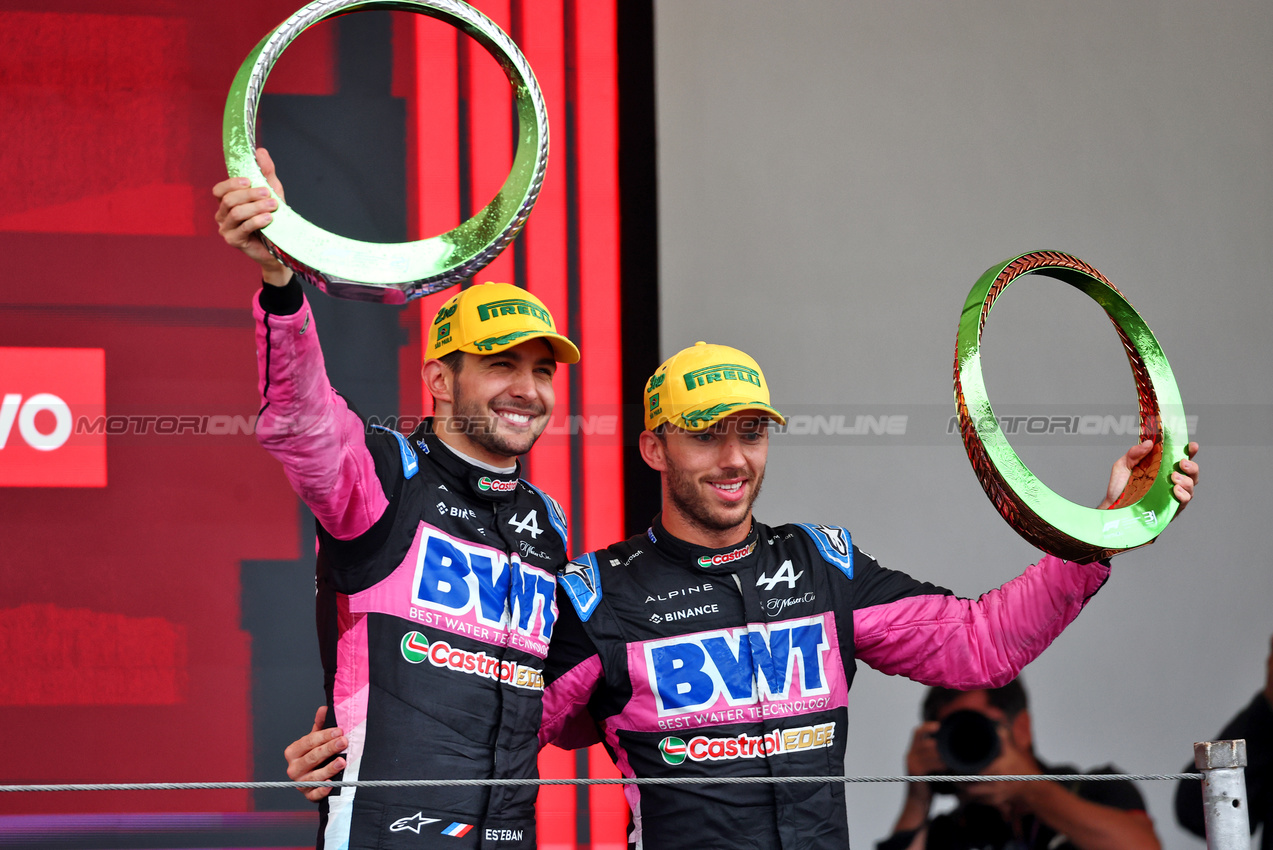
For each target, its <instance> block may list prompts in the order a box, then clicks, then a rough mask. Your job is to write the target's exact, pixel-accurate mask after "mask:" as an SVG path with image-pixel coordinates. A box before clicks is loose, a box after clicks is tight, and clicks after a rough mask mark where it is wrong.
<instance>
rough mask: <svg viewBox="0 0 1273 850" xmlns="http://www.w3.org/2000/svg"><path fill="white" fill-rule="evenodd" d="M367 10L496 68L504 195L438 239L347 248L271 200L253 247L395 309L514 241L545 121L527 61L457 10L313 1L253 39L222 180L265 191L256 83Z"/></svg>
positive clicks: (477, 16) (481, 21) (231, 109)
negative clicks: (420, 21) (417, 19)
mask: <svg viewBox="0 0 1273 850" xmlns="http://www.w3.org/2000/svg"><path fill="white" fill-rule="evenodd" d="M371 9H382V10H398V11H406V12H416V13H418V14H422V15H428V16H429V17H431V18H437V19H439V20H441V21H444V22H446V23H449V24H452V25H453V26H456V27H457V28H459V29H462V30H464V32H466V33H467V34H468V35H469V36H470V37H472V38H473V39H475V40H476V41H477V42H478V43H479V44H481V45H482V46H483V47H485V48H486V50H487V51H488V52H489V53H490V54H491V55H492V56H494V57H495V59H496V60H497V61H498V62H499V63H500V65H501V66H502V67H503V68H504V72H505V73H506V74H507V75H508V80H509V82H510V83H511V84H512V86H513V92H514V98H515V100H516V104H517V118H518V138H517V153H516V154H515V156H514V157H513V167H512V170H511V171H510V172H509V175H508V178H507V179H506V180H505V181H504V185H503V187H501V188H500V190H499V193H498V194H497V195H496V196H495V198H494V199H493V200H492V201H491V202H490V203H489V204H487V206H486V207H485V208H484V209H483V210H482V211H481V212H479V213H477V214H476V215H474V216H473V217H472V218H470V219H469V220H468V221H465V222H463V223H462V224H460V225H459V226H458V227H456V228H455V229H454V230H451V231H449V232H447V233H443V234H441V235H440V236H434V237H431V238H429V239H422V240H420V241H418V242H400V243H373V242H360V241H358V240H355V239H347V238H345V237H343V236H338V235H336V234H334V233H329V232H327V231H326V230H323V229H322V228H321V227H318V226H317V225H315V224H313V223H311V222H309V221H307V220H306V219H305V218H303V217H302V216H301V215H300V214H299V213H297V212H296V210H294V209H292V208H291V207H289V206H287V205H286V204H285V203H283V201H282V199H281V198H278V197H277V195H275V196H274V197H275V200H277V201H278V202H279V205H278V209H277V210H275V212H274V220H273V221H272V222H271V223H270V224H269V225H268V226H266V227H265V228H263V229H262V230H261V237H262V239H263V240H264V242H265V245H266V246H267V247H268V248H269V249H270V252H271V253H272V254H273V255H274V256H275V257H277V258H278V259H279V261H280V262H282V263H283V264H285V265H286V266H288V267H289V268H291V269H292V270H293V271H294V272H296V273H297V274H298V275H300V276H301V277H302V278H303V279H304V280H307V281H309V282H310V283H312V284H313V285H315V286H317V287H318V288H319V289H321V290H323V291H324V292H326V293H328V294H329V295H334V296H337V297H340V298H350V299H354V300H357V301H381V302H385V303H389V304H401V303H404V302H406V301H408V300H410V299H413V298H418V297H420V296H422V295H427V294H429V293H431V292H437V291H438V290H441V289H445V288H447V287H448V286H451V285H452V284H455V283H458V282H459V281H461V280H464V279H465V278H469V277H472V276H473V275H474V274H476V273H477V272H478V271H480V270H481V269H482V268H483V267H485V266H486V265H487V264H488V263H490V262H491V261H492V260H494V259H495V258H496V257H497V256H499V254H500V252H501V251H503V250H504V249H505V248H506V247H508V245H509V243H511V242H512V241H513V239H514V238H516V236H517V234H518V233H519V232H520V231H521V228H522V225H523V224H525V223H526V217H527V216H529V215H530V210H531V207H532V206H534V203H535V199H536V198H537V197H538V196H539V190H540V187H541V186H542V185H543V182H544V170H545V168H546V167H547V165H548V114H547V110H546V108H545V106H544V96H543V94H542V92H540V90H539V84H538V82H536V80H535V75H534V73H533V72H532V71H531V69H530V65H529V64H528V63H527V62H526V57H525V56H523V55H522V53H521V51H520V50H518V49H517V45H515V44H514V43H513V41H512V39H510V38H509V37H508V36H507V35H505V34H504V32H503V31H502V30H501V29H500V28H499V27H498V26H496V25H495V23H494V22H493V21H491V20H490V19H489V18H487V17H486V16H485V15H483V14H482V13H481V12H479V11H477V10H476V9H474V8H473V7H472V6H469V5H468V4H466V3H462V2H459V0H316V2H313V3H310V4H309V5H307V6H305V7H304V8H303V9H300V10H299V11H297V12H296V13H295V14H293V15H292V16H291V17H289V18H288V19H287V20H286V21H284V22H283V23H281V24H279V26H278V27H277V28H276V29H274V30H273V31H272V32H271V33H270V34H269V35H267V36H266V37H265V38H263V39H261V42H260V43H259V44H257V46H256V47H254V48H253V49H252V52H251V53H249V54H248V56H247V58H246V59H244V60H243V65H242V66H240V68H239V72H238V74H236V75H235V78H234V83H233V85H231V87H230V94H229V96H228V97H227V98H226V103H225V121H224V125H223V137H222V141H223V145H224V148H225V164H226V169H227V170H228V171H229V173H230V176H231V177H247V178H249V179H251V181H252V185H253V186H267V184H266V182H265V178H264V176H263V175H262V174H261V169H260V168H259V167H258V166H257V164H256V112H257V105H258V103H259V102H260V98H261V91H262V89H263V88H264V86H265V78H266V77H267V76H269V73H270V69H271V68H273V67H274V63H275V62H276V61H277V60H278V57H279V56H280V55H281V54H282V52H283V50H284V48H286V47H287V46H288V45H289V44H291V42H292V41H293V40H295V38H296V37H297V36H298V35H300V34H301V33H302V32H303V31H304V30H305V29H307V28H308V27H311V26H313V25H314V24H316V23H318V22H320V21H323V20H326V19H327V18H332V17H335V16H337V15H345V14H349V13H352V12H361V11H367V10H371ZM271 194H272V195H273V192H271Z"/></svg>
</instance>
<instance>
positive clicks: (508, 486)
mask: <svg viewBox="0 0 1273 850" xmlns="http://www.w3.org/2000/svg"><path fill="white" fill-rule="evenodd" d="M477 486H478V489H481V490H490V491H491V492H493V493H511V492H513V491H514V490H516V489H517V479H516V478H510V479H508V480H507V481H506V480H504V479H502V478H487V477H486V476H482V477H481V478H479V479H478V480H477Z"/></svg>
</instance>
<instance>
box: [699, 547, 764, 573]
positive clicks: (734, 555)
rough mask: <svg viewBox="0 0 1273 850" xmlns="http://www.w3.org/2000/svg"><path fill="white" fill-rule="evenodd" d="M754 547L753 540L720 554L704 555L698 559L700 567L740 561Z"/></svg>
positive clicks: (718, 565) (753, 549)
mask: <svg viewBox="0 0 1273 850" xmlns="http://www.w3.org/2000/svg"><path fill="white" fill-rule="evenodd" d="M755 549H756V541H755V540H753V541H751V543H750V544H749V545H747V546H740V547H739V548H737V549H735V550H734V551H732V552H725V553H723V554H720V555H704V556H703V557H701V558H699V559H698V565H699V566H700V567H720V566H724V565H725V564H732V563H734V561H741V560H742V559H743V558H746V557H747V556H748V555H750V554H751V553H752V552H753V551H755Z"/></svg>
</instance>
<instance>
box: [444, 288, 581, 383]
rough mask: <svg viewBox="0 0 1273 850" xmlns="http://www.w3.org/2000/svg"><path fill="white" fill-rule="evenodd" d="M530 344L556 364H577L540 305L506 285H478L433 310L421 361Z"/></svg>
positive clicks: (570, 347) (572, 346)
mask: <svg viewBox="0 0 1273 850" xmlns="http://www.w3.org/2000/svg"><path fill="white" fill-rule="evenodd" d="M532 339H543V340H544V341H545V342H547V343H548V344H549V345H550V346H552V350H553V357H554V358H555V359H556V360H557V362H559V363H578V362H579V349H578V348H576V347H575V344H574V343H573V342H571V341H570V340H568V339H566V338H565V337H564V336H562V335H561V334H559V333H557V324H556V323H555V322H554V321H553V317H552V314H551V313H549V312H548V308H547V307H545V306H544V302H542V301H540V300H539V299H538V298H536V297H535V296H534V295H531V294H530V293H529V292H527V291H526V290H524V289H522V288H520V287H517V286H513V285H512V284H511V283H482V284H478V285H476V286H470V287H469V288H468V289H465V290H464V291H462V292H461V293H460V294H458V295H456V296H454V297H453V298H451V299H449V300H448V301H447V302H446V303H445V304H443V305H442V306H441V307H440V308H439V309H438V312H437V314H436V315H434V317H433V324H431V325H430V326H429V338H428V340H426V344H425V354H424V358H425V359H426V360H433V359H436V358H438V357H442V356H444V355H447V354H450V353H451V352H452V351H467V352H469V353H470V354H495V353H497V352H500V351H503V350H504V349H506V348H512V347H513V346H515V345H521V344H522V343H523V342H528V341H530V340H532Z"/></svg>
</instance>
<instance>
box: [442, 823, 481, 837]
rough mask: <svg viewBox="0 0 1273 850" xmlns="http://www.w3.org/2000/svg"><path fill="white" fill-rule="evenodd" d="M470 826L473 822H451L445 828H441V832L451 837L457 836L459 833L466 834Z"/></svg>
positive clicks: (471, 826)
mask: <svg viewBox="0 0 1273 850" xmlns="http://www.w3.org/2000/svg"><path fill="white" fill-rule="evenodd" d="M472 828H473V824H471V823H453V824H451V825H450V826H448V827H447V828H446V829H444V830H442V834H443V835H449V836H451V837H452V838H459V837H460V836H461V835H466V834H467V833H468V831H469V830H470V829H472Z"/></svg>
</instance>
